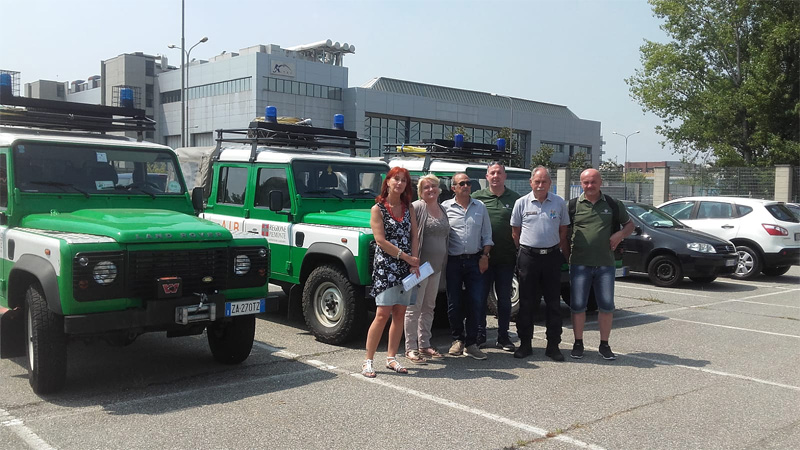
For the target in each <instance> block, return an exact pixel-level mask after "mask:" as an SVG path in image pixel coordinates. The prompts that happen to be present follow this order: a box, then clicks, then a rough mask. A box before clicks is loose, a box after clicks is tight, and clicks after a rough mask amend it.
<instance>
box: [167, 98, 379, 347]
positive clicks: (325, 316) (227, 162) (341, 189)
mask: <svg viewBox="0 0 800 450" xmlns="http://www.w3.org/2000/svg"><path fill="white" fill-rule="evenodd" d="M270 108H272V107H268V108H267V114H266V115H265V117H266V119H265V120H257V121H254V122H252V123H250V126H249V128H245V129H228V130H219V131H218V138H217V146H216V148H214V149H213V150H212V151H211V153H210V156H209V155H207V154H206V152H204V151H203V149H196V148H195V149H192V148H186V149H178V155H179V158H181V164H182V165H183V167H190V169H189V170H195V171H197V170H199V171H200V172H199V173H200V176H199V179H197V181H196V183H197V184H198V185H199V186H200V187H196V188H195V189H194V193H193V198H194V199H195V201H196V203H195V204H196V205H200V206H202V202H203V200H200V199H198V197H201V195H202V196H203V197H205V201H206V205H205V210H204V212H203V213H202V214H201V217H204V218H206V219H209V220H212V221H214V222H217V223H219V224H222V225H223V226H224V227H226V228H227V229H229V230H233V231H244V232H247V233H252V234H254V235H258V236H264V237H266V238H267V239H268V240H269V245H270V249H271V251H272V265H271V267H272V273H271V274H270V283H273V284H276V285H279V286H281V287H282V288H283V289H284V291H285V292H286V293H287V294H288V297H289V311H290V314H291V313H292V311H297V310H299V309H300V308H299V306H300V304H302V314H303V316H304V318H305V321H306V324H307V325H308V327H309V329H310V330H311V332H312V333H313V334H314V336H315V337H316V338H317V339H318V340H320V341H322V342H326V343H330V344H337V345H338V344H342V343H344V342H346V341H348V340H350V339H353V338H355V337H356V336H362V332H363V329H364V325H365V324H366V319H367V311H368V310H369V309H372V308H374V300H372V299H371V298H370V297H369V295H368V292H369V289H368V288H369V287H370V286H371V284H372V261H373V258H374V251H375V240H374V238H373V235H372V231H371V230H370V224H369V218H370V208H371V207H372V206H373V205H374V204H375V198H376V197H377V196H378V194H379V191H380V186H381V182H382V177H383V176H385V174H386V172H387V171H388V168H389V167H388V166H387V165H386V164H385V163H383V162H381V161H378V160H374V159H368V158H362V157H356V156H355V154H356V150H357V149H358V148H364V146H363V145H362V144H361V142H362V141H361V140H360V139H358V138H357V137H356V133H355V132H351V131H345V130H344V129H343V126H340V128H334V129H325V128H318V127H312V126H304V125H297V124H286V123H278V122H277V118H276V114H275V113H276V112H275V110H274V108H272V109H270ZM337 116H338V122H337V120H336V119H335V120H334V122H335V123H341V120H342V119H341V115H337ZM204 162H205V163H206V164H205V166H203V163H204ZM209 165H210V170H209V169H208V167H207V166H209ZM191 167H193V168H194V169H191ZM203 174H205V176H204V175H203ZM187 178H191V177H189V175H188V172H187Z"/></svg>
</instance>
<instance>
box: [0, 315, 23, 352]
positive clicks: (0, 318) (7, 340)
mask: <svg viewBox="0 0 800 450" xmlns="http://www.w3.org/2000/svg"><path fill="white" fill-rule="evenodd" d="M25 354H26V351H25V314H23V309H22V308H15V309H8V308H3V307H0V358H16V357H18V356H25Z"/></svg>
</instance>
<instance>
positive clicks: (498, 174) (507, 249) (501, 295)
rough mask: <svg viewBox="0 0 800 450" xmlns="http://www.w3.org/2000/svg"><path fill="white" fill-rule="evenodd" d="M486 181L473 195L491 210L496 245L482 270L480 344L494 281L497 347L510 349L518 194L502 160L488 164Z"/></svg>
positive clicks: (511, 348)
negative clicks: (510, 185) (511, 186)
mask: <svg viewBox="0 0 800 450" xmlns="http://www.w3.org/2000/svg"><path fill="white" fill-rule="evenodd" d="M486 181H487V182H488V184H489V186H488V187H487V188H486V189H481V190H479V191H475V192H473V193H472V198H474V199H476V200H480V201H482V202H483V204H484V205H486V209H487V210H488V211H489V219H490V220H491V222H492V240H493V241H494V247H492V251H491V253H490V254H489V269H488V270H487V271H486V272H484V273H483V293H482V294H481V300H482V302H483V304H482V309H481V310H482V311H483V313H482V314H481V315H480V317H481V320H480V321H479V322H478V345H479V346H480V345H481V344H485V343H486V299H487V297H488V296H489V290H490V289H491V288H492V284H494V292H495V294H496V296H497V341H496V342H495V347H497V348H500V349H503V350H505V351H507V352H513V351H514V350H515V349H516V348H515V347H514V344H513V343H512V342H511V338H510V337H509V335H508V327H509V324H510V322H511V283H512V281H513V278H514V265H515V263H516V254H517V247H516V245H514V240H513V239H512V238H511V224H510V222H511V211H512V210H513V209H514V202H516V201H517V199H518V198H519V194H517V193H516V192H514V191H512V190H511V189H508V188H507V187H506V185H505V183H506V168H505V166H504V165H503V163H501V162H499V161H495V162H492V163H490V164H489V167H487V168H486Z"/></svg>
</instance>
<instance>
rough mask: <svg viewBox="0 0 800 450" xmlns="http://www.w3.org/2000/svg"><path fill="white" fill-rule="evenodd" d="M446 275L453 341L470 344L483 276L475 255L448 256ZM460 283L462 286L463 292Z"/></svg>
mask: <svg viewBox="0 0 800 450" xmlns="http://www.w3.org/2000/svg"><path fill="white" fill-rule="evenodd" d="M446 277H447V318H448V319H449V320H450V334H451V335H452V337H453V340H460V341H464V344H465V345H467V346H470V345H472V344H475V343H476V342H477V339H478V316H479V314H480V307H481V304H482V303H481V299H480V296H481V293H482V292H483V277H482V276H481V271H480V269H479V268H478V258H477V257H475V256H470V257H468V258H461V257H459V256H448V257H447V272H446ZM462 286H464V287H465V288H466V289H465V290H464V291H463V292H462V290H461V288H462ZM485 314H486V313H485V312H484V315H485ZM465 317H466V321H465V320H464V318H465ZM465 322H466V326H465V324H464V323H465Z"/></svg>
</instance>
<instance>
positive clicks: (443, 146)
mask: <svg viewBox="0 0 800 450" xmlns="http://www.w3.org/2000/svg"><path fill="white" fill-rule="evenodd" d="M393 156H401V157H409V156H410V157H424V158H425V161H424V162H423V164H422V169H423V171H425V172H427V171H428V170H430V167H431V162H432V161H433V160H434V159H440V160H449V161H471V162H491V161H500V162H502V163H503V164H505V165H508V164H509V163H510V162H511V158H512V157H513V156H514V155H513V154H512V153H511V152H510V151H508V150H502V151H501V150H498V149H497V146H496V145H492V144H481V143H478V142H463V143H462V145H461V146H460V147H456V142H455V141H451V140H448V139H423V140H422V142H419V143H416V144H384V150H383V157H384V160H385V161H386V162H389V158H391V157H393Z"/></svg>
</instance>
